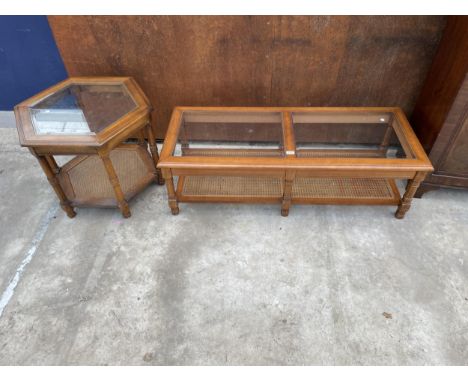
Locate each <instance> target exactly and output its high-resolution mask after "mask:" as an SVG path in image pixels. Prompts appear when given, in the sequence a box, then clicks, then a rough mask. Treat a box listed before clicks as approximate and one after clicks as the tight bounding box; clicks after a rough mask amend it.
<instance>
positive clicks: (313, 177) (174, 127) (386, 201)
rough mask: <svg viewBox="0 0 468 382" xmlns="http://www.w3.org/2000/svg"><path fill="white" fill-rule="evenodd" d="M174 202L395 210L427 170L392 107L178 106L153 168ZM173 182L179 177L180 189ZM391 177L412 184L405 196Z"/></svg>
mask: <svg viewBox="0 0 468 382" xmlns="http://www.w3.org/2000/svg"><path fill="white" fill-rule="evenodd" d="M158 168H160V169H161V171H162V175H163V177H164V179H165V182H166V187H167V193H168V200H169V207H170V208H171V211H172V213H173V214H174V215H176V214H178V213H179V206H178V203H179V202H231V203H279V204H281V214H282V215H283V216H287V215H288V213H289V209H290V206H291V205H292V204H370V205H398V209H397V211H396V213H395V216H396V217H397V218H399V219H401V218H403V217H404V216H405V213H406V212H407V211H408V209H409V208H410V205H411V200H412V198H413V196H414V193H415V192H416V190H417V188H418V186H419V184H420V182H421V181H422V180H423V179H424V177H425V176H426V175H427V173H429V172H431V171H433V167H432V165H431V163H430V161H429V159H428V157H427V156H426V153H425V152H424V150H423V148H422V147H421V145H420V143H419V141H418V139H417V137H416V136H415V134H414V132H413V130H412V128H411V126H410V125H409V123H408V121H407V119H406V117H405V115H404V113H403V111H402V110H401V109H400V108H394V107H366V108H352V107H347V108H328V107H325V108H292V107H273V108H271V107H269V108H264V107H261V108H258V107H256V108H248V107H176V108H175V109H174V112H173V114H172V118H171V121H170V124H169V128H168V131H167V134H166V139H165V142H164V146H163V149H162V152H161V157H160V160H159V163H158ZM174 177H178V182H177V187H175V186H174ZM395 179H408V180H409V181H408V183H407V186H406V191H405V192H404V194H403V195H402V196H400V193H399V191H398V188H397V186H396V184H395Z"/></svg>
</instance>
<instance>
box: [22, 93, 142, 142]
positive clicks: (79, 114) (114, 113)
mask: <svg viewBox="0 0 468 382" xmlns="http://www.w3.org/2000/svg"><path fill="white" fill-rule="evenodd" d="M136 107H137V104H136V102H135V101H134V99H133V98H132V96H131V95H130V93H129V92H128V91H127V88H126V87H125V85H123V84H71V85H69V86H67V87H65V88H63V89H61V90H59V91H57V92H56V93H54V94H51V95H49V96H47V97H46V98H44V99H42V100H40V101H39V102H38V103H36V104H35V105H33V106H31V108H30V113H31V119H32V123H33V126H34V131H35V133H36V134H39V135H93V134H97V133H99V132H100V131H102V130H104V129H105V128H106V127H108V126H109V125H111V124H112V123H114V122H115V121H117V120H118V119H120V118H122V117H123V116H124V115H126V114H127V113H129V112H131V111H132V110H134V109H135V108H136Z"/></svg>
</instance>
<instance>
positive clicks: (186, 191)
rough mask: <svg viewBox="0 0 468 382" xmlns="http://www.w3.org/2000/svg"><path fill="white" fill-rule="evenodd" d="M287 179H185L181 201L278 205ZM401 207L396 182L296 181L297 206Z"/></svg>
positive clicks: (179, 192)
mask: <svg viewBox="0 0 468 382" xmlns="http://www.w3.org/2000/svg"><path fill="white" fill-rule="evenodd" d="M283 182H284V180H282V179H280V178H269V177H254V176H245V177H244V176H181V177H180V178H179V182H178V185H177V198H178V199H179V200H180V201H181V202H204V201H211V200H213V201H214V200H216V201H225V202H241V203H242V202H249V201H252V200H253V199H255V201H256V202H264V203H277V202H278V201H279V200H281V199H282V197H283V190H284V186H283ZM331 201H334V203H338V204H398V202H399V201H400V196H399V193H398V189H397V187H396V185H395V182H394V181H393V180H388V179H360V178H355V179H353V178H296V179H295V181H294V183H293V187H292V202H293V203H296V204H329V203H330V202H331Z"/></svg>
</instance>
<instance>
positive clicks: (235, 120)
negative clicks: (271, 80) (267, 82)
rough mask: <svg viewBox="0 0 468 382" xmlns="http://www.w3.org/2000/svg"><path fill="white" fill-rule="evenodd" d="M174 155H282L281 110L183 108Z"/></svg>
mask: <svg viewBox="0 0 468 382" xmlns="http://www.w3.org/2000/svg"><path fill="white" fill-rule="evenodd" d="M174 155H177V156H230V157H231V156H256V157H278V156H282V155H283V129H282V117H281V113H273V112H229V111H188V112H184V113H183V115H182V121H181V126H180V131H179V137H178V143H177V146H176V150H175V152H174Z"/></svg>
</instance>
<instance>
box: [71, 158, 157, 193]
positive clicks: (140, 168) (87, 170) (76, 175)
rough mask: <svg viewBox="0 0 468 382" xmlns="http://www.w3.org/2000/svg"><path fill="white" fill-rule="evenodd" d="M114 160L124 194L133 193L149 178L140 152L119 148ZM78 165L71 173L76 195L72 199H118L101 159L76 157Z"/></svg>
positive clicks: (72, 167)
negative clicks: (142, 180) (145, 178)
mask: <svg viewBox="0 0 468 382" xmlns="http://www.w3.org/2000/svg"><path fill="white" fill-rule="evenodd" d="M110 158H111V160H112V164H113V165H114V168H115V171H116V172H117V176H118V178H119V181H120V185H121V187H122V191H123V192H124V194H127V193H131V192H133V191H134V189H135V187H136V185H137V184H138V182H141V179H142V178H144V177H148V174H149V171H148V167H147V166H146V165H145V163H144V162H143V161H142V159H141V157H140V155H139V154H138V152H137V151H136V150H129V149H115V150H113V151H111V153H110ZM76 162H78V163H77V164H76V165H74V166H71V168H70V169H68V171H67V173H68V176H69V178H70V183H71V186H72V189H73V193H74V194H75V195H74V196H73V195H70V196H69V197H70V199H91V198H96V199H100V198H103V199H107V198H115V194H114V189H113V188H112V185H111V183H110V181H109V178H108V175H107V173H106V170H105V168H104V165H103V163H102V160H101V159H100V158H99V156H97V155H90V156H81V157H79V158H76Z"/></svg>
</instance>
